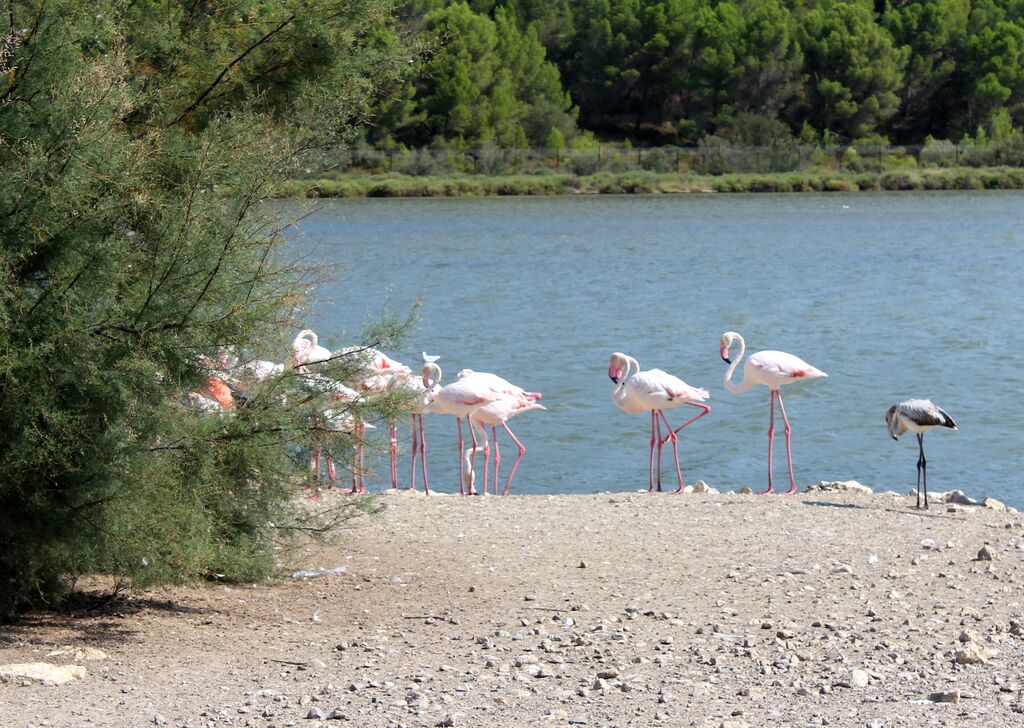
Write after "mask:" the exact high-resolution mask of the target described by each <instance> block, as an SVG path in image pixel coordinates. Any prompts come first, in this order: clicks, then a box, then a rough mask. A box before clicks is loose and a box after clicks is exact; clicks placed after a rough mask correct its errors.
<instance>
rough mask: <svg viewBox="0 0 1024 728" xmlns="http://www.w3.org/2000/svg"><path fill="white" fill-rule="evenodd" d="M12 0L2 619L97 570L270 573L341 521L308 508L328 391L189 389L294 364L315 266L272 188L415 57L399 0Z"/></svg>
mask: <svg viewBox="0 0 1024 728" xmlns="http://www.w3.org/2000/svg"><path fill="white" fill-rule="evenodd" d="M2 6H3V12H2V13H0V23H2V24H3V25H5V26H6V28H4V29H3V30H2V32H0V170H2V175H0V180H2V181H0V185H2V186H3V194H0V241H2V242H0V616H4V615H7V616H10V615H12V614H14V613H16V612H17V611H18V610H21V609H24V608H25V607H26V606H28V605H33V604H40V603H43V604H45V603H51V602H53V601H54V600H55V599H58V598H59V597H60V596H61V595H62V594H63V593H65V591H66V589H67V586H68V585H69V584H70V583H71V582H72V581H73V579H74V578H75V577H76V576H78V575H81V574H86V573H95V572H100V573H108V574H114V575H116V576H119V577H122V578H126V579H131V580H133V582H134V583H136V584H145V583H151V582H158V581H168V580H185V579H189V578H194V577H196V576H201V575H212V574H217V575H219V576H221V577H224V578H232V579H252V578H256V577H259V576H262V575H264V574H266V573H267V572H268V570H270V569H271V568H272V566H273V554H274V549H275V546H276V544H277V543H278V535H279V534H280V533H281V532H282V531H283V530H287V529H289V528H291V529H295V528H308V529H318V528H320V527H321V526H322V521H319V520H316V521H314V520H311V519H310V517H309V516H308V515H307V516H303V515H302V513H298V512H294V511H293V509H294V506H293V505H292V504H293V503H294V501H295V495H296V490H297V483H298V482H299V480H298V479H297V474H298V472H299V469H300V468H302V467H303V466H304V461H303V457H302V455H301V447H302V445H303V442H304V440H305V439H306V438H307V437H309V432H308V431H309V427H308V423H309V419H308V414H309V411H310V409H311V408H314V407H316V406H318V404H317V402H316V401H315V397H314V395H311V394H309V391H308V389H307V390H303V389H302V388H300V387H298V386H297V385H296V382H295V379H296V377H295V376H294V375H293V374H288V373H286V374H284V375H281V376H278V377H275V378H272V379H271V380H270V381H268V382H265V383H264V384H263V385H261V386H259V387H255V388H253V389H252V390H251V391H250V392H249V394H248V399H247V400H246V402H245V403H244V405H241V404H240V405H238V406H236V407H235V408H234V410H235V411H234V412H233V413H232V414H230V415H227V416H215V415H214V416H199V415H198V414H196V413H195V411H194V410H192V409H190V408H189V407H188V406H187V404H185V403H186V402H187V394H188V393H189V392H191V391H198V390H199V389H200V388H201V387H202V384H203V381H204V379H205V377H206V376H207V372H206V371H205V370H204V368H203V367H202V366H201V365H200V363H199V362H200V361H201V360H203V358H204V357H206V358H207V359H216V355H217V352H218V351H222V350H225V349H228V348H233V349H234V350H236V351H238V352H241V353H243V355H244V354H245V353H246V352H248V353H251V354H260V355H262V356H264V357H266V358H273V359H276V360H278V361H281V360H282V359H285V358H286V357H287V355H288V350H289V347H288V345H287V343H288V336H287V333H288V332H290V331H294V325H295V324H296V322H297V318H298V316H300V315H301V312H302V303H303V302H302V295H303V293H304V292H305V291H306V290H308V289H309V286H310V284H311V275H312V274H314V272H313V271H310V270H307V269H304V268H303V267H301V266H299V265H297V264H295V263H294V262H292V261H291V259H290V258H289V255H288V252H287V251H286V250H283V249H282V243H283V242H284V239H283V236H282V225H281V224H280V223H278V222H277V221H276V220H275V219H274V218H273V217H271V216H270V215H269V214H268V213H266V212H265V210H266V206H263V205H261V203H262V201H263V200H264V199H265V198H266V197H267V195H268V193H269V192H270V190H271V189H272V187H273V185H274V184H275V183H276V182H277V181H279V180H280V179H281V178H283V177H285V176H287V175H288V174H289V173H290V172H291V171H293V169H294V165H295V162H296V159H298V158H299V156H300V155H301V154H303V153H304V152H305V151H306V150H308V149H309V148H310V147H312V146H315V145H320V144H341V143H344V142H345V140H346V139H348V138H350V137H351V135H352V134H353V133H354V132H355V130H356V129H357V128H358V127H359V126H360V124H361V123H362V122H363V121H364V119H362V118H361V114H362V110H364V109H366V108H367V107H368V101H369V99H370V98H371V97H372V95H373V94H374V91H375V89H377V88H378V85H379V84H380V83H382V82H385V81H387V82H393V81H394V79H395V78H397V76H398V74H399V73H400V72H401V69H402V68H403V67H405V66H407V65H408V59H407V58H404V57H403V46H402V45H401V44H398V43H393V44H391V45H389V46H388V50H387V51H382V50H381V49H380V46H379V44H374V43H369V42H366V41H365V39H367V38H369V37H371V36H373V35H374V34H375V33H378V32H380V31H381V30H382V29H388V28H390V26H391V7H390V0H241V1H238V0H233V1H232V2H221V1H219V0H185V1H183V2H170V1H168V0H134V1H133V2H125V1H124V0H5V1H4V2H3V3H2ZM389 334H390V332H385V335H389ZM352 359H353V358H352V357H347V358H345V359H344V360H339V361H337V362H331V363H328V364H326V365H324V371H323V373H325V374H327V375H329V376H331V377H337V378H338V379H344V378H346V376H348V375H349V374H351V370H352V369H353V368H355V367H358V366H359V362H358V361H353V360H352ZM393 405H394V403H393V402H389V401H387V400H384V401H382V402H377V403H375V404H370V405H363V404H360V403H348V404H347V405H346V406H348V407H350V408H353V409H358V408H360V407H363V408H366V407H369V408H370V410H369V411H363V412H361V413H359V416H362V417H370V418H372V417H374V416H380V415H383V414H385V413H384V412H383V410H387V409H388V408H389V407H392V406H393ZM335 409H337V407H336V408H335ZM343 446H344V443H342V444H341V449H343ZM335 515H337V514H335ZM303 519H305V520H303Z"/></svg>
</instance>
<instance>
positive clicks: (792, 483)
mask: <svg viewBox="0 0 1024 728" xmlns="http://www.w3.org/2000/svg"><path fill="white" fill-rule="evenodd" d="M776 396H777V397H778V399H779V411H780V412H782V421H783V423H785V425H786V461H787V462H788V463H789V490H788V491H787V492H786V495H794V494H795V493H796V478H794V477H793V449H792V447H791V446H790V444H789V433H790V431H791V428H790V426H789V418H788V417H786V407H785V405H783V404H782V391H781V390H779V392H778V394H777V395H776Z"/></svg>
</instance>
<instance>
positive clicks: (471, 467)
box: [466, 415, 486, 495]
mask: <svg viewBox="0 0 1024 728" xmlns="http://www.w3.org/2000/svg"><path fill="white" fill-rule="evenodd" d="M466 424H467V425H469V437H470V440H471V441H472V442H473V449H472V450H471V451H470V453H469V477H470V482H469V494H470V495H476V494H477V492H476V488H475V487H474V486H473V481H472V478H473V473H474V471H475V470H476V449H477V446H478V441H477V439H476V428H475V427H473V420H472V419H471V418H470V417H469V415H466ZM485 484H486V481H485Z"/></svg>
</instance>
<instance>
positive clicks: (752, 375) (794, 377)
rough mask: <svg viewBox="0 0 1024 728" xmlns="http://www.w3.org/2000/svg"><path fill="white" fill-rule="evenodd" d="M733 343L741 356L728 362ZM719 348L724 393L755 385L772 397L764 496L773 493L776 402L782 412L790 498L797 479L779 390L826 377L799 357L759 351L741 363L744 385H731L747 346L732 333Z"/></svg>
mask: <svg viewBox="0 0 1024 728" xmlns="http://www.w3.org/2000/svg"><path fill="white" fill-rule="evenodd" d="M735 341H739V342H740V353H739V356H737V357H736V360H735V361H733V360H732V359H730V358H729V347H730V346H732V344H733V342H735ZM719 346H720V348H721V354H722V359H723V360H724V361H725V362H726V363H727V364H729V365H730V366H729V370H728V371H727V372H726V373H725V388H726V389H728V390H729V391H730V392H735V393H736V394H739V393H740V392H746V391H747V390H748V389H750V388H751V387H753V386H754V385H756V384H763V385H765V386H766V387H768V390H769V392H770V393H771V415H770V416H769V420H768V490H766V491H764V493H766V494H767V493H773V492H775V491H774V490H773V489H772V444H773V442H774V440H775V400H776V399H778V400H779V410H780V411H781V412H782V421H783V423H784V424H785V431H786V459H787V461H788V462H789V491H788V492H787V493H786V494H787V495H793V494H794V493H796V478H794V477H793V452H792V448H791V447H790V431H791V428H790V426H789V418H788V417H786V408H785V406H783V404H782V392H781V391H780V390H779V387H781V386H782V385H783V384H789V383H791V382H799V381H801V380H803V379H817V378H819V377H827V376H828V375H827V374H826V373H825V372H823V371H821V370H820V369H818V368H816V367H813V366H811V365H810V364H808V363H807V362H805V361H804V360H803V359H801V358H800V357H798V356H794V355H792V354H787V353H786V352H784V351H758V352H756V353H754V354H751V355H750V357H749V358H748V359H747V360H746V361H745V362H744V363H743V383H742V384H740V385H735V384H733V383H732V373H733V372H734V371H736V367H737V366H739V363H740V360H741V359H743V354H744V353H745V352H746V342H744V341H743V337H742V336H740V335H739V334H737V333H736V332H735V331H726V332H725V333H724V334H722V337H721V339H720V340H719Z"/></svg>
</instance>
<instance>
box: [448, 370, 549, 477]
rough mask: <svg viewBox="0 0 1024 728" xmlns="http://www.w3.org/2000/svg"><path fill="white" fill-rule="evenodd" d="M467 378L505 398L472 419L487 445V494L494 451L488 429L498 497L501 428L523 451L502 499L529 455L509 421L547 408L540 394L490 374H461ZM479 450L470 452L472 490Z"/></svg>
mask: <svg viewBox="0 0 1024 728" xmlns="http://www.w3.org/2000/svg"><path fill="white" fill-rule="evenodd" d="M466 377H477V378H479V379H480V380H481V381H483V382H490V383H491V384H492V385H495V386H496V387H497V388H500V389H501V390H502V395H501V397H500V398H499V399H496V400H495V401H493V402H491V403H490V404H485V405H483V406H481V407H480V408H479V409H477V410H475V411H474V412H473V413H472V414H470V416H469V420H470V426H471V427H473V428H475V429H476V431H477V432H478V433H479V434H480V439H481V440H482V441H483V450H484V493H486V492H487V480H488V478H487V458H488V451H489V449H490V443H489V442H488V440H487V426H488V425H490V427H491V434H492V437H493V439H494V494H495V495H497V494H498V465H499V463H500V462H501V450H500V448H499V447H498V425H501V426H502V427H503V428H505V431H506V432H507V433H508V434H509V437H511V438H512V440H513V441H514V442H515V443H516V445H517V446H518V447H519V455H518V456H517V457H516V461H515V463H513V464H512V471H511V472H510V473H509V474H508V480H507V481H505V490H504V491H502V495H508V491H509V488H510V487H511V485H512V478H513V476H515V474H516V468H518V467H519V462H520V461H521V460H522V459H523V455H525V454H526V447H525V446H524V445H523V443H522V442H520V441H519V438H518V437H516V436H515V433H513V432H512V430H511V429H510V428H509V426H508V420H509V418H510V417H515V416H516V415H520V414H522V413H523V412H529V411H530V410H534V409H541V410H542V409H547V408H546V407H545V406H544V405H542V404H538V403H537V400H538V399H540V398H541V394H540V392H527V391H526V390H524V389H522V388H521V387H517V386H516V385H514V384H511V383H510V382H508V381H506V380H505V379H502V378H501V377H498V376H496V375H494V374H488V373H486V372H474V371H473V370H472V369H463V370H462V371H461V372H459V379H465V378H466ZM477 449H478V448H477V447H476V446H474V447H473V448H471V449H470V450H468V451H467V452H466V456H467V459H468V470H467V477H468V478H469V479H470V486H472V483H473V476H474V474H473V459H474V457H475V456H476V450H477Z"/></svg>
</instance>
